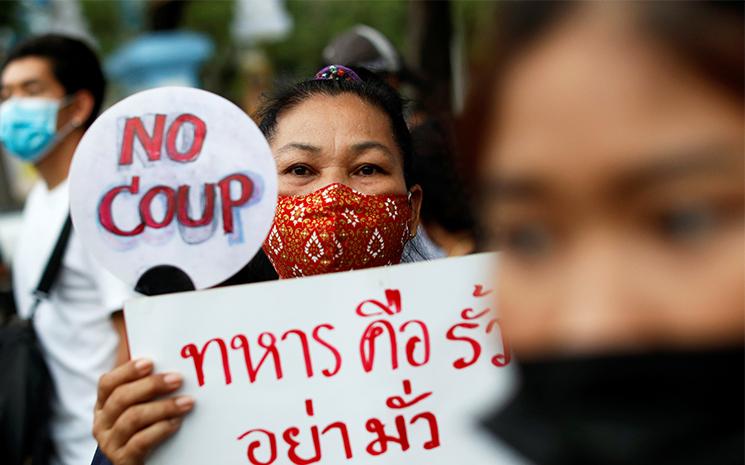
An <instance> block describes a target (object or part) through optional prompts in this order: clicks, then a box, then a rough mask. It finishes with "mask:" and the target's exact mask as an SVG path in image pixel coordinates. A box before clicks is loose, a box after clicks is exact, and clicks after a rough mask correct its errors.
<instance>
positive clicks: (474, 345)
mask: <svg viewBox="0 0 745 465" xmlns="http://www.w3.org/2000/svg"><path fill="white" fill-rule="evenodd" d="M478 327H479V325H478V324H477V323H458V324H456V325H453V326H451V327H450V329H448V332H447V334H446V336H445V337H447V339H448V340H449V341H462V342H467V343H468V344H469V345H470V346H471V350H472V352H473V356H472V357H471V358H470V359H469V360H467V359H466V358H465V357H462V358H459V359H458V360H456V361H455V362H453V367H455V368H456V369H458V370H462V369H463V368H467V367H469V366H471V365H473V364H474V363H476V361H478V359H479V357H480V356H481V344H479V342H478V341H477V340H475V339H473V338H470V337H468V336H458V335H456V334H455V330H456V329H458V328H466V329H475V328H478Z"/></svg>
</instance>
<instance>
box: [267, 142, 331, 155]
mask: <svg viewBox="0 0 745 465" xmlns="http://www.w3.org/2000/svg"><path fill="white" fill-rule="evenodd" d="M291 150H302V151H303V152H310V153H313V154H317V153H321V148H320V147H318V146H315V145H312V144H305V143H302V142H290V143H289V144H285V145H283V146H282V147H280V148H279V149H278V150H277V153H278V154H280V153H284V152H289V151H291Z"/></svg>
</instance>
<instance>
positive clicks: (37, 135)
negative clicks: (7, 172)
mask: <svg viewBox="0 0 745 465" xmlns="http://www.w3.org/2000/svg"><path fill="white" fill-rule="evenodd" d="M68 103H69V102H68V101H67V99H63V100H55V99H49V98H39V97H14V98H10V99H8V100H6V101H5V102H3V103H2V104H0V142H2V144H3V146H4V147H5V149H6V150H7V151H8V152H9V153H10V154H11V155H14V156H16V157H18V158H19V159H21V160H23V161H26V162H29V163H35V162H38V161H39V160H41V159H42V158H44V156H45V155H46V154H48V153H49V151H50V150H51V149H52V148H54V146H55V145H57V143H58V142H59V141H60V140H62V139H64V138H65V137H66V136H67V135H68V134H69V133H70V132H71V131H72V130H73V129H75V127H77V124H74V123H70V124H68V125H66V126H65V128H63V129H61V130H60V131H59V132H58V131H57V113H58V112H59V109H60V108H61V107H62V106H63V105H67V104H68Z"/></svg>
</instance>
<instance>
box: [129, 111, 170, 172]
mask: <svg viewBox="0 0 745 465" xmlns="http://www.w3.org/2000/svg"><path fill="white" fill-rule="evenodd" d="M165 124H166V115H155V125H154V127H153V133H152V135H151V134H148V133H147V131H146V130H145V127H144V126H143V124H142V120H141V119H140V117H139V116H135V117H134V118H127V121H126V122H125V123H124V133H123V135H122V150H121V152H120V154H119V165H131V164H132V150H133V147H134V138H135V136H136V137H137V139H138V140H139V141H140V144H142V148H144V149H145V153H146V154H147V158H148V160H150V161H157V160H160V148H161V146H162V145H163V128H164V127H165Z"/></svg>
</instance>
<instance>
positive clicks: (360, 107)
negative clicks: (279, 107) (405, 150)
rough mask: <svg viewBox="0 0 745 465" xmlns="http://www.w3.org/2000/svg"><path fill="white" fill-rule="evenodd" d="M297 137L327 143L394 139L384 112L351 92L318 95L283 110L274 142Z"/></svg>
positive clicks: (285, 141) (286, 140) (276, 143)
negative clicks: (349, 140) (347, 140)
mask: <svg viewBox="0 0 745 465" xmlns="http://www.w3.org/2000/svg"><path fill="white" fill-rule="evenodd" d="M298 138H304V139H306V140H308V141H311V140H313V141H318V142H323V143H324V144H328V143H338V142H340V141H342V140H344V139H345V138H346V139H355V138H365V139H370V138H374V139H376V140H381V141H385V142H390V143H392V142H393V134H392V130H391V124H390V121H389V119H388V117H387V116H386V115H385V113H384V112H383V111H381V110H380V109H378V108H377V107H375V106H374V105H371V104H369V103H367V102H365V101H364V100H362V99H361V98H360V97H358V96H356V95H352V94H341V95H335V96H329V95H315V96H312V97H309V98H308V99H306V100H305V101H303V102H301V103H300V104H298V105H296V106H294V107H293V108H291V109H289V110H287V111H286V112H283V113H282V114H281V115H280V117H279V118H278V120H277V130H276V133H275V136H274V140H273V145H280V144H283V143H287V142H289V141H291V140H293V141H294V139H298Z"/></svg>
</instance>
